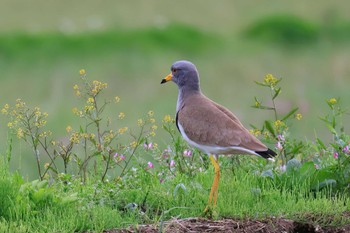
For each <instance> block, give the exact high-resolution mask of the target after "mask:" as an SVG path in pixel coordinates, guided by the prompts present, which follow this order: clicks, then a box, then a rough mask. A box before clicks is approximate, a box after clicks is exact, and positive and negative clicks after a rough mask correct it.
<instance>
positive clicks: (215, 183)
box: [204, 155, 220, 211]
mask: <svg viewBox="0 0 350 233" xmlns="http://www.w3.org/2000/svg"><path fill="white" fill-rule="evenodd" d="M209 158H210V161H211V163H212V164H213V166H214V169H215V176H214V181H213V185H212V186H211V190H210V194H209V199H208V206H207V208H205V210H204V211H207V210H208V208H210V207H215V206H216V200H217V198H218V189H219V180H220V166H219V163H218V160H219V158H217V159H215V158H214V156H213V155H210V157H209ZM213 199H214V201H213Z"/></svg>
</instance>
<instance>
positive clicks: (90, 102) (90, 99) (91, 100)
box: [86, 97, 95, 104]
mask: <svg viewBox="0 0 350 233" xmlns="http://www.w3.org/2000/svg"><path fill="white" fill-rule="evenodd" d="M94 102H95V100H94V98H92V97H89V98H88V99H87V101H86V103H88V104H93V103H94Z"/></svg>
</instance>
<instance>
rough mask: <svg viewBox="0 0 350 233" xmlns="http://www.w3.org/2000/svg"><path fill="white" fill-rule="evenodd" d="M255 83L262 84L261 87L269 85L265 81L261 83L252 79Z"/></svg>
mask: <svg viewBox="0 0 350 233" xmlns="http://www.w3.org/2000/svg"><path fill="white" fill-rule="evenodd" d="M254 82H255V83H256V84H258V85H259V86H263V87H269V86H270V85H268V84H266V83H261V82H258V81H254Z"/></svg>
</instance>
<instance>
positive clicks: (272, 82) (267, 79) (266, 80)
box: [264, 74, 278, 87]
mask: <svg viewBox="0 0 350 233" xmlns="http://www.w3.org/2000/svg"><path fill="white" fill-rule="evenodd" d="M277 81H278V79H276V78H275V77H274V76H273V75H272V74H267V75H266V76H265V78H264V83H265V84H267V85H269V86H271V87H274V86H275V85H276V83H277Z"/></svg>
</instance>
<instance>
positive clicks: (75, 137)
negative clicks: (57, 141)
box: [69, 132, 80, 144]
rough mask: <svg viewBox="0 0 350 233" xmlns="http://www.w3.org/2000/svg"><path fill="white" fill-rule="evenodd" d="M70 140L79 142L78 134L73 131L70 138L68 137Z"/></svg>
mask: <svg viewBox="0 0 350 233" xmlns="http://www.w3.org/2000/svg"><path fill="white" fill-rule="evenodd" d="M69 141H70V142H73V143H75V144H79V143H80V134H79V133H78V132H74V133H73V134H72V135H71V137H70V139H69Z"/></svg>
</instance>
